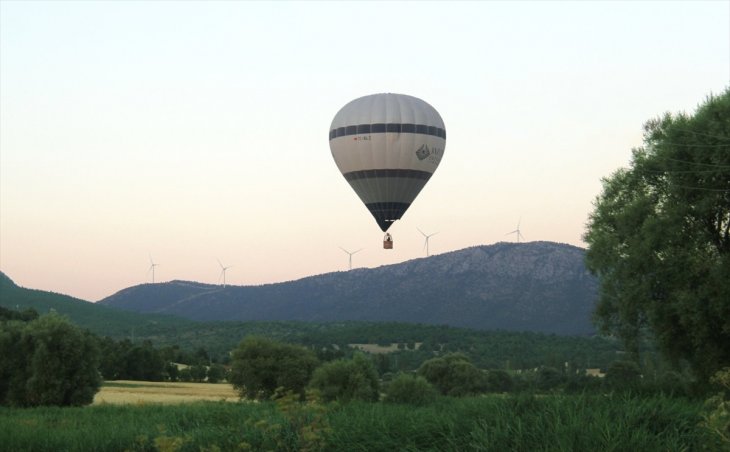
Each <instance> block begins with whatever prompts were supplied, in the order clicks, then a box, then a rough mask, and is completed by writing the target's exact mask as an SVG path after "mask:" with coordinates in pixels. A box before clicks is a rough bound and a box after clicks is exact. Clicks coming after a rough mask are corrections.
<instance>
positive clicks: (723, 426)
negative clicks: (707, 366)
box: [703, 367, 730, 450]
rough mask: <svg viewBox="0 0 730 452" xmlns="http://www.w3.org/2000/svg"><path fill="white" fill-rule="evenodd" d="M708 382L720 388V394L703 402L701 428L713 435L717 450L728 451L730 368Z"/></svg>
mask: <svg viewBox="0 0 730 452" xmlns="http://www.w3.org/2000/svg"><path fill="white" fill-rule="evenodd" d="M710 382H711V383H713V384H715V385H718V386H720V388H721V392H719V393H718V394H717V395H715V396H714V397H711V398H710V399H708V400H707V401H706V402H705V411H706V414H705V420H704V422H703V426H704V427H705V428H706V429H708V430H709V431H710V432H711V434H712V435H713V440H714V441H715V446H716V447H717V450H730V399H728V397H727V395H728V394H730V367H725V368H724V369H722V370H721V371H718V372H716V373H715V375H713V376H712V378H711V379H710Z"/></svg>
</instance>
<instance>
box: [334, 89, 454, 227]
mask: <svg viewBox="0 0 730 452" xmlns="http://www.w3.org/2000/svg"><path fill="white" fill-rule="evenodd" d="M329 139H330V150H331V151H332V157H334V159H335V163H336V164H337V167H338V168H339V169H340V172H342V175H343V176H345V179H346V180H347V182H349V184H350V186H352V188H353V189H354V190H355V193H357V195H358V196H359V197H360V199H361V200H362V202H363V203H364V204H365V206H366V207H367V208H368V210H370V213H371V214H372V215H373V217H374V218H375V221H376V222H377V223H378V226H380V229H382V230H383V232H385V231H387V230H388V228H389V227H390V226H391V225H392V224H393V222H394V221H395V220H399V219H400V218H401V217H402V216H403V214H404V213H405V211H406V210H408V208H409V207H410V205H411V203H412V202H413V200H414V199H416V196H418V193H419V192H420V191H421V189H423V187H424V186H425V185H426V182H428V180H429V179H430V178H431V176H432V175H433V173H434V171H436V168H437V167H438V165H439V163H440V162H441V158H442V157H443V155H444V149H445V147H446V130H445V128H444V121H443V120H442V119H441V116H440V115H439V113H438V112H437V111H436V109H435V108H433V107H432V106H431V105H429V104H428V103H426V102H424V101H422V100H421V99H418V98H416V97H413V96H407V95H405V94H391V93H384V94H373V95H370V96H364V97H360V98H358V99H355V100H353V101H352V102H350V103H348V104H347V105H345V106H344V107H342V109H341V110H340V111H339V112H337V114H336V115H335V118H334V119H333V120H332V125H331V126H330V134H329Z"/></svg>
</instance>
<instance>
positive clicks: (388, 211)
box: [365, 202, 411, 232]
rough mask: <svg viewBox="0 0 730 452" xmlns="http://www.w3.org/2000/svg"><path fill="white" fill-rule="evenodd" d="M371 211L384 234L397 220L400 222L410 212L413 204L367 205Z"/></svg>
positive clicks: (374, 203)
mask: <svg viewBox="0 0 730 452" xmlns="http://www.w3.org/2000/svg"><path fill="white" fill-rule="evenodd" d="M365 206H366V207H367V208H368V210H370V213H371V214H373V217H375V221H376V222H377V223H378V226H380V229H382V231H383V232H385V231H387V230H388V228H389V227H390V226H391V225H392V224H393V222H394V221H395V220H400V217H402V216H403V214H404V213H405V212H406V210H408V208H409V207H410V206H411V203H405V202H372V203H368V204H365Z"/></svg>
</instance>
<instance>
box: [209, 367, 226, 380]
mask: <svg viewBox="0 0 730 452" xmlns="http://www.w3.org/2000/svg"><path fill="white" fill-rule="evenodd" d="M225 378H226V368H225V367H223V366H222V365H220V364H213V365H212V366H210V367H209V368H208V383H218V382H220V381H222V380H223V379H225Z"/></svg>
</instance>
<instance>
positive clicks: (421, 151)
mask: <svg viewBox="0 0 730 452" xmlns="http://www.w3.org/2000/svg"><path fill="white" fill-rule="evenodd" d="M429 155H431V151H430V150H429V149H428V146H426V145H425V144H422V145H421V147H420V148H418V150H417V151H416V157H418V160H425V159H426V158H427V157H428V156H429Z"/></svg>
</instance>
